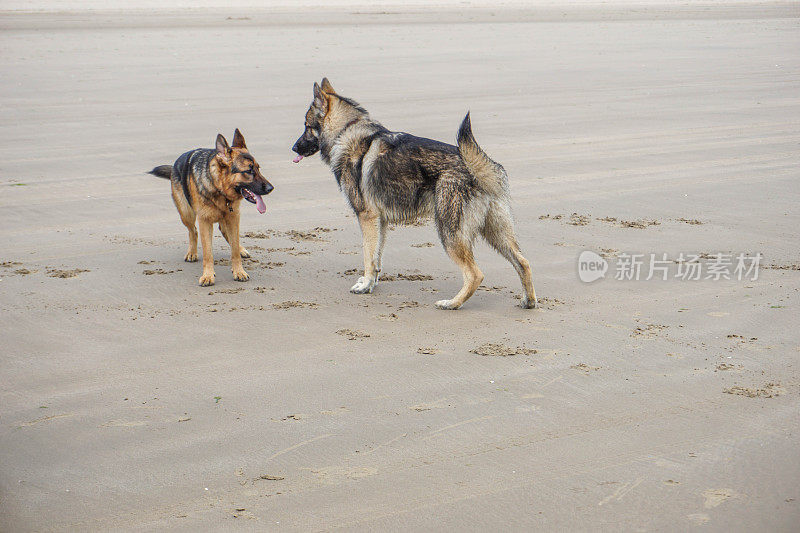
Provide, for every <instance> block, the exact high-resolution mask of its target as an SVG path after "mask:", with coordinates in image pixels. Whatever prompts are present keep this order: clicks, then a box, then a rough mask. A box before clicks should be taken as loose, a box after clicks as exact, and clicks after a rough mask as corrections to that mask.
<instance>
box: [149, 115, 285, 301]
mask: <svg viewBox="0 0 800 533" xmlns="http://www.w3.org/2000/svg"><path fill="white" fill-rule="evenodd" d="M149 173H150V174H153V175H154V176H158V177H159V178H164V179H168V180H170V181H171V182H172V200H173V201H174V202H175V207H177V208H178V213H179V214H180V216H181V221H182V222H183V224H184V225H185V226H186V227H187V228H188V229H189V251H188V252H186V257H185V258H184V260H185V261H188V262H190V263H193V262H195V261H197V229H195V219H197V220H198V221H199V227H200V241H201V242H202V243H203V275H202V276H200V285H202V286H204V287H206V286H208V285H213V284H214V256H213V254H212V252H211V238H212V235H213V232H214V223H218V224H219V229H220V231H221V232H222V235H223V237H225V240H226V241H228V244H230V245H231V271H232V272H233V279H235V280H236V281H247V280H248V279H249V278H250V276H248V275H247V272H245V271H244V268H242V257H250V254H249V253H248V252H247V250H245V249H244V248H242V247H241V246H240V245H239V204H240V203H241V201H242V198H244V199H245V200H247V201H248V202H250V203H253V204H256V209H258V212H259V213H262V214H263V213H264V212H265V211H266V210H267V207H266V205H264V200H263V199H262V198H261V196H262V195H264V194H269V193H270V192H272V189H273V187H272V184H271V183H270V182H269V181H267V180H266V178H264V176H262V175H261V171H260V170H259V166H258V163H256V160H255V159H254V158H253V156H252V155H250V152H249V151H248V150H247V146H245V143H244V136H242V134H241V132H240V131H239V130H238V129H237V130H236V132H235V133H234V134H233V144H232V145H231V146H228V141H226V140H225V137H223V136H222V135H221V134H220V135H217V145H216V148H197V149H195V150H190V151H188V152H186V153H185V154H182V155H181V156H180V157H179V158H178V159H177V160H176V161H175V163H174V164H173V165H172V166H170V165H161V166H158V167H156V168H154V169H153V170H151V171H150V172H149Z"/></svg>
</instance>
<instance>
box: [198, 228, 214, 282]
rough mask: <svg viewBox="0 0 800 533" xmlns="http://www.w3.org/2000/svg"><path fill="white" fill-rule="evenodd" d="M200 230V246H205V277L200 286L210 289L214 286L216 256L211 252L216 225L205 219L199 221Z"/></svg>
mask: <svg viewBox="0 0 800 533" xmlns="http://www.w3.org/2000/svg"><path fill="white" fill-rule="evenodd" d="M198 222H199V224H198V226H199V229H200V244H202V245H203V275H202V276H200V285H202V286H203V287H208V286H209V285H213V284H214V254H213V253H212V251H211V238H212V236H213V233H214V225H213V224H212V223H211V222H209V221H208V220H206V219H204V218H200V219H199V220H198Z"/></svg>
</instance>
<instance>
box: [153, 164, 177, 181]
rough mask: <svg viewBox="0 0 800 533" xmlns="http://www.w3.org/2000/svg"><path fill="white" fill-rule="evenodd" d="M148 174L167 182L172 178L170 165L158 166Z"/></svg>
mask: <svg viewBox="0 0 800 533" xmlns="http://www.w3.org/2000/svg"><path fill="white" fill-rule="evenodd" d="M148 174H152V175H153V176H158V177H159V178H164V179H165V180H168V179H170V178H171V177H172V165H159V166H157V167H156V168H154V169H153V170H151V171H150V172H148Z"/></svg>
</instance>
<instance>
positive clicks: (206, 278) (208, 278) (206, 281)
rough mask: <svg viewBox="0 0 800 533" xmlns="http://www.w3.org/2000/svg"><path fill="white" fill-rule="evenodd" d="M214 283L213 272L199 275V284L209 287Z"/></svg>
mask: <svg viewBox="0 0 800 533" xmlns="http://www.w3.org/2000/svg"><path fill="white" fill-rule="evenodd" d="M213 284H214V274H203V275H202V276H200V286H201V287H210V286H211V285H213Z"/></svg>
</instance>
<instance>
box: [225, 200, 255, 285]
mask: <svg viewBox="0 0 800 533" xmlns="http://www.w3.org/2000/svg"><path fill="white" fill-rule="evenodd" d="M223 226H224V227H225V232H224V235H225V238H226V240H227V241H228V244H230V245H231V272H233V279H235V280H236V281H247V280H248V279H250V276H248V275H247V272H245V271H244V267H242V257H249V256H245V255H244V254H242V249H243V248H242V247H241V245H240V244H239V212H238V210H237V212H235V213H231V214H230V215H229V216H227V217H225V220H223Z"/></svg>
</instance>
